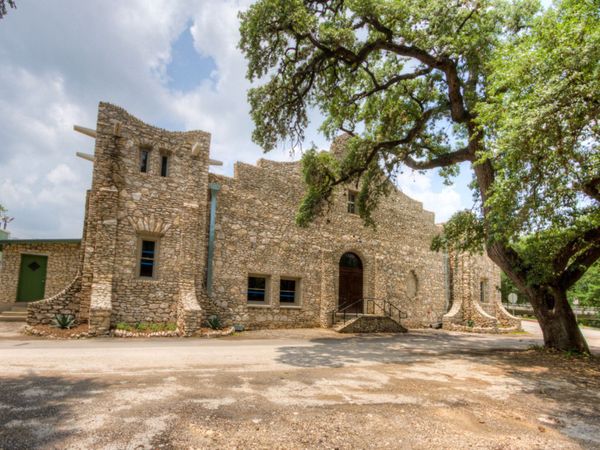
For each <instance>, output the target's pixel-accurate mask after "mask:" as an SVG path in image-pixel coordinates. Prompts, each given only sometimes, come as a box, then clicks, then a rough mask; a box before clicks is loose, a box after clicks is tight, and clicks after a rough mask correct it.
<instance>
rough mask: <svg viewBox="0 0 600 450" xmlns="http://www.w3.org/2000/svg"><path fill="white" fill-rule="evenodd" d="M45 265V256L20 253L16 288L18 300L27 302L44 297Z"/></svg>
mask: <svg viewBox="0 0 600 450" xmlns="http://www.w3.org/2000/svg"><path fill="white" fill-rule="evenodd" d="M47 266H48V257H47V256H41V255H21V270H20V271H19V288H18V290H17V301H18V302H27V301H31V300H39V299H42V298H44V291H45V290H46V267H47Z"/></svg>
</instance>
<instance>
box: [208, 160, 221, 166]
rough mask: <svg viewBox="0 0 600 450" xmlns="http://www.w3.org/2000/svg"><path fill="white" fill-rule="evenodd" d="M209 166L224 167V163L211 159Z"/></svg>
mask: <svg viewBox="0 0 600 450" xmlns="http://www.w3.org/2000/svg"><path fill="white" fill-rule="evenodd" d="M208 164H209V165H211V166H222V165H223V161H219V160H216V159H209V160H208Z"/></svg>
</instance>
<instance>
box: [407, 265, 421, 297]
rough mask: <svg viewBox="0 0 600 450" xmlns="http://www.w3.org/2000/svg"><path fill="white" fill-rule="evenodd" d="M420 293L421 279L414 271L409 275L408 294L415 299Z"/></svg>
mask: <svg viewBox="0 0 600 450" xmlns="http://www.w3.org/2000/svg"><path fill="white" fill-rule="evenodd" d="M418 292H419V279H418V278H417V274H416V273H415V271H414V270H411V271H410V272H409V273H408V279H407V280H406V294H407V295H408V296H409V297H410V298H413V297H415V296H416V295H417V293H418Z"/></svg>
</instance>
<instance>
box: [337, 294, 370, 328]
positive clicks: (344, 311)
mask: <svg viewBox="0 0 600 450" xmlns="http://www.w3.org/2000/svg"><path fill="white" fill-rule="evenodd" d="M363 300H364V299H362V298H359V299H358V300H356V301H355V302H352V303H350V304H349V305H344V307H343V308H339V307H338V308H336V309H334V310H333V311H332V312H331V313H332V314H331V317H332V323H335V316H336V315H337V314H339V313H342V314H343V318H344V321H343V323H346V310H347V309H349V308H351V307H352V306H354V305H356V304H358V303H363ZM359 314H360V313H359Z"/></svg>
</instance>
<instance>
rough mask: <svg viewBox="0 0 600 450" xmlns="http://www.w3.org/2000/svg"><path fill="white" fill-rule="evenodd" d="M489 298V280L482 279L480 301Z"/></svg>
mask: <svg viewBox="0 0 600 450" xmlns="http://www.w3.org/2000/svg"><path fill="white" fill-rule="evenodd" d="M487 300H488V299H487V280H481V281H480V282H479V301H480V302H481V303H485V302H487Z"/></svg>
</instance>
